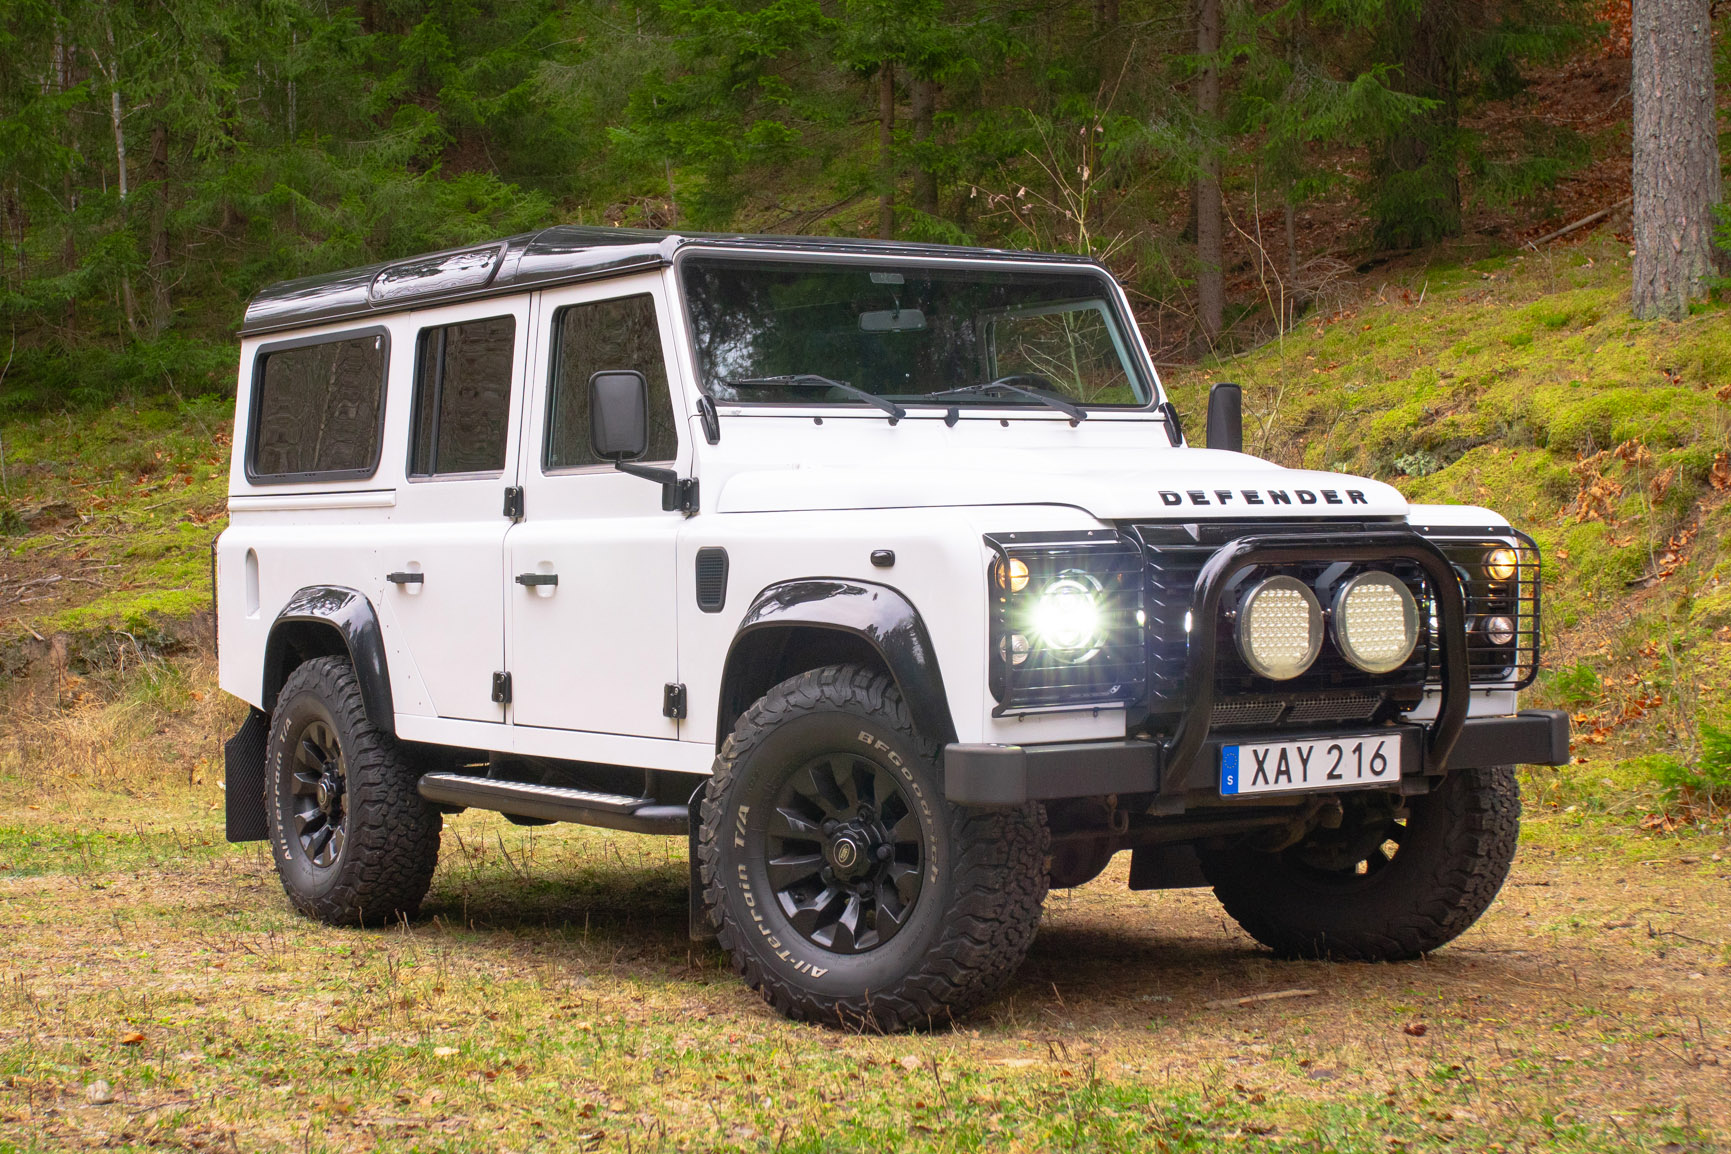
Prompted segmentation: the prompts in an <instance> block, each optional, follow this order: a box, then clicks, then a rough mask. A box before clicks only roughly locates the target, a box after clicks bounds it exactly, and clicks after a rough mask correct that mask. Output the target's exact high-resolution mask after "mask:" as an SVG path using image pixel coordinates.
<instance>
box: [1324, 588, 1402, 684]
mask: <svg viewBox="0 0 1731 1154" xmlns="http://www.w3.org/2000/svg"><path fill="white" fill-rule="evenodd" d="M1334 643H1335V645H1337V646H1339V647H1340V652H1341V654H1342V655H1343V656H1345V658H1346V659H1347V660H1348V661H1350V662H1352V663H1353V664H1354V665H1356V666H1358V667H1359V668H1360V669H1362V670H1364V671H1365V672H1366V673H1392V672H1394V671H1395V670H1396V669H1399V668H1400V667H1401V666H1402V665H1405V664H1406V661H1407V658H1409V657H1411V656H1412V651H1413V649H1414V647H1415V646H1417V645H1418V602H1417V601H1415V600H1414V599H1413V595H1412V593H1411V591H1409V590H1408V589H1407V587H1406V586H1405V585H1404V584H1403V583H1402V582H1400V581H1398V580H1396V579H1395V578H1394V577H1391V576H1389V575H1388V574H1387V573H1360V574H1359V575H1358V576H1357V577H1354V578H1353V579H1352V580H1350V581H1348V582H1347V583H1346V584H1344V585H1342V586H1341V587H1340V591H1339V592H1338V593H1336V594H1335V595H1334Z"/></svg>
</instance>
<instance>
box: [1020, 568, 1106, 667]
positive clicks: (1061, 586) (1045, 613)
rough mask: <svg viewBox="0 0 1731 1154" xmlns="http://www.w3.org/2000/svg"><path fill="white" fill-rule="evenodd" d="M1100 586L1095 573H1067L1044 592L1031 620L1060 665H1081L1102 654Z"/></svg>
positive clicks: (1039, 636) (1036, 631)
mask: <svg viewBox="0 0 1731 1154" xmlns="http://www.w3.org/2000/svg"><path fill="white" fill-rule="evenodd" d="M1103 591H1104V590H1103V589H1102V587H1101V585H1100V582H1099V581H1097V580H1095V578H1094V576H1093V575H1092V574H1091V573H1086V572H1083V571H1082V570H1080V569H1066V570H1065V571H1064V572H1062V573H1060V574H1058V576H1057V577H1056V578H1055V579H1054V580H1053V581H1052V582H1051V584H1049V585H1047V586H1046V587H1045V588H1044V589H1042V590H1040V599H1039V601H1038V602H1036V603H1035V605H1034V611H1033V614H1032V618H1031V624H1032V626H1033V630H1032V631H1033V634H1034V636H1035V637H1036V638H1038V639H1039V641H1040V644H1042V645H1044V646H1045V647H1046V648H1047V649H1049V650H1051V651H1052V655H1053V656H1054V657H1056V658H1057V659H1058V660H1060V661H1064V662H1068V663H1069V664H1071V665H1079V664H1081V663H1082V662H1084V661H1086V660H1088V659H1089V658H1090V657H1093V656H1094V655H1095V654H1096V653H1098V652H1100V594H1101V593H1102V592H1103Z"/></svg>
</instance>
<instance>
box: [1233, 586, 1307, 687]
mask: <svg viewBox="0 0 1731 1154" xmlns="http://www.w3.org/2000/svg"><path fill="white" fill-rule="evenodd" d="M1237 632H1238V652H1239V654H1240V655H1241V656H1242V657H1243V658H1244V663H1245V664H1246V665H1248V666H1250V668H1251V669H1253V670H1255V671H1256V672H1257V673H1259V674H1261V675H1262V676H1263V677H1267V678H1269V679H1270V680H1273V681H1288V680H1291V679H1292V678H1294V677H1297V676H1298V675H1299V674H1300V673H1303V672H1304V671H1305V670H1306V669H1309V668H1310V663H1311V662H1313V661H1315V660H1316V655H1317V653H1318V652H1319V651H1320V650H1321V649H1322V606H1321V604H1320V603H1318V601H1317V600H1316V594H1314V593H1312V592H1311V591H1310V587H1309V586H1308V585H1306V584H1304V582H1302V581H1299V580H1297V579H1296V578H1293V577H1269V578H1267V579H1266V580H1264V581H1261V582H1258V583H1257V585H1256V586H1255V587H1254V588H1252V589H1251V590H1250V592H1249V593H1246V594H1245V595H1244V600H1243V601H1241V602H1239V605H1238V630H1237Z"/></svg>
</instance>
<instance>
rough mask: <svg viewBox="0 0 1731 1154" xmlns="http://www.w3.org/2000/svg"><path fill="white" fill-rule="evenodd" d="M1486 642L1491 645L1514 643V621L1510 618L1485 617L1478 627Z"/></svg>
mask: <svg viewBox="0 0 1731 1154" xmlns="http://www.w3.org/2000/svg"><path fill="white" fill-rule="evenodd" d="M1480 628H1481V629H1483V630H1484V634H1485V637H1486V639H1487V640H1489V641H1490V643H1491V644H1492V645H1513V644H1514V643H1515V621H1514V618H1512V617H1487V618H1485V620H1484V624H1482V625H1481V626H1480Z"/></svg>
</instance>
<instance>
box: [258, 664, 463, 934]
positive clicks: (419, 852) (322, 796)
mask: <svg viewBox="0 0 1731 1154" xmlns="http://www.w3.org/2000/svg"><path fill="white" fill-rule="evenodd" d="M415 779H416V774H415V772H414V770H413V769H412V768H411V767H410V766H409V765H408V763H407V762H406V761H405V760H404V758H403V755H402V752H401V751H400V750H399V748H398V747H397V743H396V741H395V740H394V739H393V738H391V737H390V735H388V734H384V733H381V732H379V731H378V730H377V729H375V728H373V726H372V724H371V723H370V722H368V721H367V714H366V707H365V705H364V704H363V702H362V700H361V690H360V685H359V684H358V683H357V682H356V680H355V675H354V670H353V669H352V668H351V667H350V665H349V663H348V662H347V661H346V660H344V659H343V658H340V657H319V658H315V659H313V660H312V661H308V662H306V663H304V664H302V665H301V666H299V667H298V668H297V669H296V670H295V671H294V672H293V673H292V674H290V675H289V678H288V680H287V681H286V682H285V683H284V684H283V687H282V692H281V693H280V694H279V695H278V697H277V706H276V711H275V713H274V715H273V716H272V718H271V727H270V738H269V741H268V743H267V745H266V747H265V808H266V813H267V816H268V818H269V824H270V842H271V850H272V853H273V855H274V856H275V858H276V864H277V873H278V875H279V876H280V877H281V878H282V884H283V889H284V891H286V892H287V894H288V897H289V901H290V902H292V903H293V904H294V907H295V908H296V909H297V910H299V911H300V912H301V913H303V914H306V915H308V916H310V917H315V918H318V919H319V920H320V921H324V922H328V923H330V924H332V925H382V924H384V923H386V922H390V921H394V920H396V919H397V918H399V917H413V916H415V914H416V913H417V912H419V910H420V908H421V899H422V898H424V897H425V896H426V894H427V887H428V886H429V885H430V884H431V883H432V879H433V868H434V866H435V865H436V864H437V862H438V857H439V830H440V827H441V825H442V822H443V819H442V818H441V817H440V816H439V813H438V811H437V810H435V809H433V808H432V807H431V806H429V805H428V804H427V803H426V802H424V801H422V800H421V796H420V794H419V793H417V792H416V789H415Z"/></svg>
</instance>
